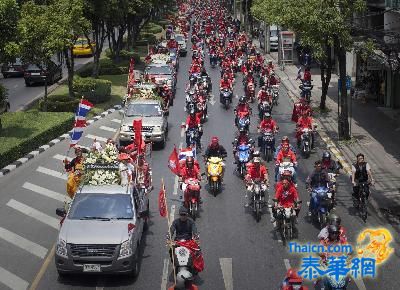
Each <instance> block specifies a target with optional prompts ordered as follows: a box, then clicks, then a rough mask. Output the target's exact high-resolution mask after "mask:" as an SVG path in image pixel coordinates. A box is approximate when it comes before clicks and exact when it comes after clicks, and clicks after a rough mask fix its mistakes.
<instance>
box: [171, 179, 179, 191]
mask: <svg viewBox="0 0 400 290" xmlns="http://www.w3.org/2000/svg"><path fill="white" fill-rule="evenodd" d="M178 185H179V177H178V175H176V176H175V184H174V192H173V193H172V194H173V195H177V194H178Z"/></svg>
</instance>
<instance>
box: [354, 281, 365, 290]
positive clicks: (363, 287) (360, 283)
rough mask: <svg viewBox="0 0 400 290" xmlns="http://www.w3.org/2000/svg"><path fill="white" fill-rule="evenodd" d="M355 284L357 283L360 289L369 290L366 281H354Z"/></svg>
mask: <svg viewBox="0 0 400 290" xmlns="http://www.w3.org/2000/svg"><path fill="white" fill-rule="evenodd" d="M354 283H356V286H357V288H358V289H360V290H367V287H365V284H364V281H363V280H362V279H354Z"/></svg>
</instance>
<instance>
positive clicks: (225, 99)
mask: <svg viewBox="0 0 400 290" xmlns="http://www.w3.org/2000/svg"><path fill="white" fill-rule="evenodd" d="M219 101H220V103H221V104H223V105H224V107H225V109H226V110H228V109H229V104H230V103H232V92H231V91H230V90H229V89H227V88H223V89H222V90H221V92H220V94H219Z"/></svg>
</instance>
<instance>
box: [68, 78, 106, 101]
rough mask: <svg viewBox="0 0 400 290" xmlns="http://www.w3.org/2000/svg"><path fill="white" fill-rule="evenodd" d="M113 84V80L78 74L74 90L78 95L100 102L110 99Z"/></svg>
mask: <svg viewBox="0 0 400 290" xmlns="http://www.w3.org/2000/svg"><path fill="white" fill-rule="evenodd" d="M111 85H112V84H111V82H110V81H107V80H102V79H94V78H81V77H78V76H76V77H75V78H74V85H73V90H74V93H75V95H76V96H79V97H81V96H85V98H86V99H88V100H89V101H90V102H92V103H93V104H98V103H104V102H107V101H108V100H110V98H111ZM92 90H94V92H92Z"/></svg>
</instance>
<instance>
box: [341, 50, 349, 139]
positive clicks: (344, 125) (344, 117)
mask: <svg viewBox="0 0 400 290" xmlns="http://www.w3.org/2000/svg"><path fill="white" fill-rule="evenodd" d="M339 76H340V82H341V87H340V105H341V106H340V109H341V112H340V116H339V139H344V140H349V139H350V129H349V114H348V112H349V111H348V99H347V89H346V50H345V49H344V47H343V46H340V47H339Z"/></svg>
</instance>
